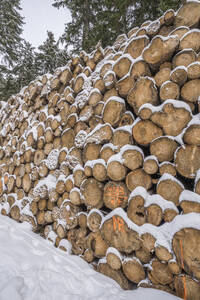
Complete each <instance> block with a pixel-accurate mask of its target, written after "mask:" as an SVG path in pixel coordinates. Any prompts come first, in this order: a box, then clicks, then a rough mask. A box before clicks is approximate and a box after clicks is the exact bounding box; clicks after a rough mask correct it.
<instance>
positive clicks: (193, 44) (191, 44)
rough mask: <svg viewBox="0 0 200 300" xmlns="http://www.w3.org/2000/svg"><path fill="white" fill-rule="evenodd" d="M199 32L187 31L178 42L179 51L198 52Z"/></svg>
mask: <svg viewBox="0 0 200 300" xmlns="http://www.w3.org/2000/svg"><path fill="white" fill-rule="evenodd" d="M199 39H200V32H199V31H189V32H188V33H186V34H185V35H184V36H183V37H182V38H181V40H180V45H179V49H180V50H184V49H189V48H190V49H193V50H194V51H195V52H196V53H198V52H199V50H200V42H199Z"/></svg>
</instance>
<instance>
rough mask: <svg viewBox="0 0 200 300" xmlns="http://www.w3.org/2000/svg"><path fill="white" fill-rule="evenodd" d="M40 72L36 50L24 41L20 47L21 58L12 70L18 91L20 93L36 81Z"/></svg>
mask: <svg viewBox="0 0 200 300" xmlns="http://www.w3.org/2000/svg"><path fill="white" fill-rule="evenodd" d="M38 71H39V70H38V69H37V66H36V62H35V48H34V47H33V46H32V45H31V44H30V43H29V42H26V41H25V40H24V41H23V43H22V44H21V46H20V57H19V58H18V61H17V64H16V65H15V67H14V68H13V70H12V74H13V76H14V77H15V81H16V90H17V91H19V90H20V89H21V88H22V87H24V86H26V85H27V84H28V83H29V82H30V81H32V80H34V79H35V77H36V76H37V74H38Z"/></svg>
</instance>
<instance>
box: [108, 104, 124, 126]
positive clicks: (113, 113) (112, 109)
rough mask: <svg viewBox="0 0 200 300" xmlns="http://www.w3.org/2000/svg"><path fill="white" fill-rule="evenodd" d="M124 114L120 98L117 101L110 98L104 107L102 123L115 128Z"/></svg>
mask: <svg viewBox="0 0 200 300" xmlns="http://www.w3.org/2000/svg"><path fill="white" fill-rule="evenodd" d="M118 99H119V101H118ZM124 112H125V105H124V101H123V100H122V99H121V98H117V100H115V98H113V99H112V98H110V100H109V101H108V102H107V103H106V104H105V107H104V111H103V121H104V123H109V124H110V125H111V126H113V127H117V125H118V124H119V122H120V119H121V117H122V115H123V113H124Z"/></svg>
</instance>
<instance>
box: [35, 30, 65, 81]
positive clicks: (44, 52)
mask: <svg viewBox="0 0 200 300" xmlns="http://www.w3.org/2000/svg"><path fill="white" fill-rule="evenodd" d="M38 50H39V52H37V53H36V65H37V70H38V74H40V75H42V74H45V73H53V72H54V71H55V69H56V68H57V67H61V66H63V65H66V63H67V60H68V55H67V53H66V52H65V51H64V50H61V49H60V48H59V42H58V41H56V40H55V38H54V34H53V33H52V32H51V31H47V39H46V41H45V42H44V43H43V44H42V45H40V46H39V47H38Z"/></svg>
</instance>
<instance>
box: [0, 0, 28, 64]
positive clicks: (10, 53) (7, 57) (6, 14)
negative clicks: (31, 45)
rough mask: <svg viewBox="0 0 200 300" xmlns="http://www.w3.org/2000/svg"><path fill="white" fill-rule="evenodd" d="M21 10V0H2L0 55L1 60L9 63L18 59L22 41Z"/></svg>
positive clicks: (0, 5) (0, 7)
mask: <svg viewBox="0 0 200 300" xmlns="http://www.w3.org/2000/svg"><path fill="white" fill-rule="evenodd" d="M20 10H21V7H20V0H12V1H10V0H1V1H0V56H1V61H3V63H5V62H6V63H7V64H9V65H13V62H15V61H16V60H17V54H18V50H19V45H20V43H21V41H22V38H21V33H22V31H23V30H22V25H23V18H22V16H21V15H20V13H19V11H20Z"/></svg>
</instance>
